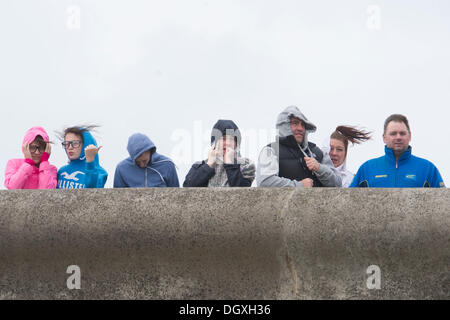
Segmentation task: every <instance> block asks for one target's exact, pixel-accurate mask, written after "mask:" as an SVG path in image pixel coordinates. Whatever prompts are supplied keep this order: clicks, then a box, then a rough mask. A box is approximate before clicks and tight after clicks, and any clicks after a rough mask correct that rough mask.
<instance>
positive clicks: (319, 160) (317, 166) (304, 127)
mask: <svg viewBox="0 0 450 320" xmlns="http://www.w3.org/2000/svg"><path fill="white" fill-rule="evenodd" d="M276 128H277V130H278V136H277V141H276V142H274V143H271V144H269V145H267V146H265V147H264V148H263V149H262V150H261V153H260V154H259V158H258V166H257V170H256V183H257V186H258V187H298V188H304V187H307V188H308V187H340V186H341V184H342V180H341V177H340V176H339V174H338V173H337V170H336V169H335V168H334V165H333V162H332V161H331V159H330V157H329V155H328V154H324V153H323V152H322V150H321V149H320V148H319V147H317V146H316V145H315V144H314V143H312V142H309V141H308V134H309V133H312V132H315V131H316V129H317V128H316V126H315V125H314V124H313V123H312V122H310V121H309V120H308V119H307V118H306V117H305V116H304V115H303V113H301V112H300V110H299V109H298V108H297V107H296V106H290V107H287V108H286V109H284V110H283V112H281V113H280V114H279V115H278V119H277V123H276Z"/></svg>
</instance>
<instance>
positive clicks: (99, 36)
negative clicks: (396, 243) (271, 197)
mask: <svg viewBox="0 0 450 320" xmlns="http://www.w3.org/2000/svg"><path fill="white" fill-rule="evenodd" d="M71 6H75V8H79V9H80V28H79V29H77V28H76V23H75V24H73V21H74V20H73V18H74V15H73V11H70V10H69V11H68V8H70V7H71ZM369 6H377V8H379V9H380V10H381V11H380V20H379V22H380V24H379V27H380V28H378V29H377V28H371V27H370V26H368V25H367V24H368V21H369V22H370V21H373V20H371V19H373V18H374V15H373V11H370V10H369V11H368V8H369ZM449 17H450V3H449V2H448V1H446V0H440V1H425V0H423V1H411V0H408V1H407V0H398V1H377V0H373V1H362V0H352V1H351V0H347V1H335V0H321V1H298V0H297V1H276V2H275V1H256V0H254V1H244V0H241V1H230V0H228V1H225V0H222V1H195V0H190V1H136V0H133V1H130V0H128V1H110V0H89V1H87V0H85V1H75V0H74V1H63V0H53V1H50V0H39V1H32V0H28V1H23V0H22V1H20V0H14V1H12V0H9V1H7V0H5V1H2V2H1V3H0V39H1V50H0V56H1V59H0V71H1V72H0V88H1V90H0V105H1V119H2V123H3V125H2V126H1V129H0V130H1V134H2V137H4V138H5V139H4V141H3V142H2V152H1V156H0V170H1V172H2V175H1V180H0V182H1V188H4V186H3V182H4V174H3V173H4V170H5V166H6V162H7V161H8V160H9V159H10V158H19V157H22V154H21V143H22V139H23V136H24V133H25V131H26V130H27V129H29V128H30V127H32V126H35V125H40V126H43V127H44V128H45V129H46V130H47V132H48V133H49V134H50V136H51V138H52V140H53V141H56V142H57V144H56V145H54V146H53V151H52V156H51V158H50V161H51V163H53V164H55V165H56V166H57V167H58V168H59V167H61V166H62V165H64V164H65V163H66V161H67V160H66V159H67V158H66V156H65V153H64V151H63V150H62V148H61V147H60V144H59V141H57V139H56V136H55V134H54V131H55V130H61V129H62V128H63V127H64V126H68V125H75V124H83V123H94V124H99V125H101V128H100V129H99V131H98V133H97V134H95V136H96V137H97V138H98V142H99V144H100V145H102V146H103V149H102V150H101V151H100V162H101V164H102V166H103V167H104V168H105V169H106V170H107V171H108V173H109V177H108V182H107V185H106V186H107V187H111V186H112V182H113V177H114V170H115V166H116V165H117V163H118V162H119V161H120V160H122V159H123V158H125V157H127V156H128V154H127V151H126V143H127V140H128V137H129V136H130V135H131V134H132V133H134V132H142V133H145V134H147V135H148V136H149V137H150V138H151V139H152V140H153V141H154V142H155V144H156V145H157V147H158V151H159V152H160V153H162V154H165V155H167V156H172V153H173V152H174V149H176V146H178V148H179V147H180V144H181V143H182V142H181V141H180V140H174V139H173V138H174V137H173V136H172V134H174V132H177V131H178V132H180V130H184V132H188V133H190V134H191V139H194V137H197V136H198V135H196V134H195V133H194V131H195V130H194V128H195V127H196V126H197V128H198V126H199V124H200V125H201V127H202V134H203V135H204V136H205V137H203V138H204V140H203V144H202V146H201V148H200V147H197V146H198V143H197V144H196V143H195V141H193V140H192V141H191V145H192V149H194V148H195V150H192V152H191V157H190V159H187V160H186V161H184V163H182V162H180V161H176V164H177V166H178V168H179V171H178V174H179V179H180V183H182V182H183V181H184V178H185V175H186V173H187V170H188V169H189V167H190V164H191V162H193V161H195V160H201V159H202V158H206V156H207V154H206V153H205V152H203V151H202V150H203V149H204V146H207V141H208V140H209V139H208V136H209V134H210V132H211V127H212V125H213V124H214V123H215V122H216V120H217V119H219V118H221V119H233V120H234V121H235V122H236V123H237V125H238V126H239V127H240V128H241V129H242V130H243V131H244V132H245V131H248V132H250V131H252V130H254V131H256V132H260V135H261V136H267V137H266V139H263V138H258V139H257V140H256V143H255V144H256V145H255V144H253V145H252V146H251V147H249V150H247V151H248V152H247V153H246V152H245V151H246V150H244V154H243V155H244V156H249V157H250V158H252V159H253V160H254V161H257V156H258V151H259V150H260V149H261V148H262V147H263V146H264V145H265V144H267V143H268V142H270V140H271V137H270V133H271V130H273V129H274V126H275V120H276V117H277V115H278V113H279V112H280V111H281V110H282V109H284V108H285V107H286V106H288V105H297V106H299V108H300V109H301V111H302V112H303V113H304V114H305V115H306V116H307V117H308V118H309V119H310V120H311V121H312V122H313V123H315V124H316V125H317V127H318V131H317V132H316V133H315V134H313V135H311V136H310V141H313V142H316V143H318V144H319V145H321V144H322V142H323V141H324V139H325V137H326V136H327V135H329V134H330V133H331V132H332V131H333V130H334V128H335V127H336V126H337V125H340V124H349V125H359V126H363V127H365V128H366V129H368V130H370V131H373V132H374V139H373V140H372V141H369V142H366V143H364V144H362V145H360V146H356V147H354V148H350V150H349V155H348V161H347V163H348V166H349V169H350V170H351V171H353V172H356V170H357V169H358V167H359V165H361V164H362V163H363V162H364V161H366V160H368V159H370V158H373V157H377V156H380V155H382V153H383V142H382V139H381V134H382V126H383V121H384V119H385V118H386V117H387V116H389V115H390V114H392V113H403V114H405V115H406V116H407V117H408V118H409V120H410V124H411V129H412V142H411V145H412V147H413V153H414V154H415V155H417V156H420V157H424V158H426V159H428V160H430V161H432V162H433V163H434V164H435V165H436V166H437V167H438V169H439V170H440V172H441V174H442V176H443V178H444V181H445V182H446V184H447V185H449V183H450V151H449V150H448V149H447V148H445V145H446V142H445V141H446V140H447V139H448V138H449V136H450V135H449V132H450V128H449V126H448V124H447V119H448V118H449V114H450V111H449V105H450V90H449V88H450V61H449V57H450V44H449V39H450V19H449ZM375 18H376V17H375ZM75 20H76V19H75ZM375 20H376V19H375ZM74 26H75V28H74ZM198 121H201V123H199V122H198ZM244 139H245V135H244ZM197 140H198V139H197ZM252 141H253V140H252ZM244 143H245V141H244ZM194 145H195V147H194ZM250 149H251V150H250Z"/></svg>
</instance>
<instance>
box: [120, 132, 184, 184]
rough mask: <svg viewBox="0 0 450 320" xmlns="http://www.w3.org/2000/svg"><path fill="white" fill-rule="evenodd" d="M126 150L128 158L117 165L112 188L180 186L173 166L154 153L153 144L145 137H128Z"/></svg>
mask: <svg viewBox="0 0 450 320" xmlns="http://www.w3.org/2000/svg"><path fill="white" fill-rule="evenodd" d="M127 149H128V153H129V154H130V156H129V157H128V158H126V159H125V160H122V161H121V162H120V163H119V164H118V165H117V167H116V172H115V174H114V188H153V187H176V188H178V187H179V186H180V183H179V182H178V175H177V171H176V169H175V164H174V163H173V161H172V160H171V159H169V158H168V157H166V156H163V155H161V154H159V153H158V152H156V146H155V144H154V143H153V142H152V141H151V140H150V139H149V138H148V137H147V136H146V135H144V134H142V133H135V134H133V135H132V136H130V138H129V139H128V146H127Z"/></svg>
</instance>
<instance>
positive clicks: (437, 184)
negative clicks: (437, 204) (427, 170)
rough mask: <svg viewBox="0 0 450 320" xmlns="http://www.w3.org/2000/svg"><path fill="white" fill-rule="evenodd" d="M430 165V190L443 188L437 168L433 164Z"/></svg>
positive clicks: (442, 181)
mask: <svg viewBox="0 0 450 320" xmlns="http://www.w3.org/2000/svg"><path fill="white" fill-rule="evenodd" d="M431 165H432V169H431V175H430V177H429V179H430V185H431V187H432V188H445V183H444V180H443V179H442V176H441V174H440V172H439V170H438V168H436V166H435V165H434V164H431Z"/></svg>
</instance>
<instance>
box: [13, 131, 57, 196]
mask: <svg viewBox="0 0 450 320" xmlns="http://www.w3.org/2000/svg"><path fill="white" fill-rule="evenodd" d="M22 152H23V154H24V156H25V159H11V160H9V161H8V164H7V165H6V171H5V187H6V188H8V189H55V188H56V175H57V171H58V170H57V169H56V167H55V166H53V165H51V164H50V163H49V162H48V158H49V157H50V153H51V147H50V142H49V138H48V134H47V132H45V130H44V129H43V128H42V127H33V128H31V129H30V130H28V131H27V133H26V134H25V138H24V139H23V144H22Z"/></svg>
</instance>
